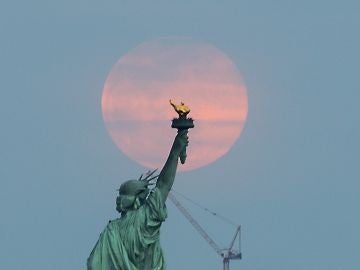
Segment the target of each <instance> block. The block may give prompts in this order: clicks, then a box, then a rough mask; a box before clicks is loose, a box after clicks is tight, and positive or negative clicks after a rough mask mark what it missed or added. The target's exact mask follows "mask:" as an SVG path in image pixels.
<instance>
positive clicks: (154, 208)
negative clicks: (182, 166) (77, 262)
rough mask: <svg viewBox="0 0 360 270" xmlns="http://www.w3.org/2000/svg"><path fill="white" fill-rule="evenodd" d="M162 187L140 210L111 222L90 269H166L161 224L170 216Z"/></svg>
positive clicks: (154, 190) (99, 243)
mask: <svg viewBox="0 0 360 270" xmlns="http://www.w3.org/2000/svg"><path fill="white" fill-rule="evenodd" d="M166 217H167V211H166V206H165V202H164V201H163V198H162V195H161V193H160V191H159V189H158V188H154V189H153V190H152V191H151V193H150V194H149V196H148V198H147V199H146V200H145V202H144V204H142V205H141V206H140V207H139V208H138V209H136V210H130V211H127V212H126V214H124V215H122V216H121V217H120V218H118V219H115V220H112V221H109V224H108V225H107V226H106V227H105V229H104V230H103V232H102V233H101V234H100V237H99V240H98V241H97V243H96V244H95V247H94V249H93V250H92V252H91V254H90V256H89V258H88V261H87V269H88V270H165V269H166V266H165V260H164V257H163V252H162V250H161V247H160V241H159V240H160V226H161V223H162V222H163V221H164V220H165V219H166Z"/></svg>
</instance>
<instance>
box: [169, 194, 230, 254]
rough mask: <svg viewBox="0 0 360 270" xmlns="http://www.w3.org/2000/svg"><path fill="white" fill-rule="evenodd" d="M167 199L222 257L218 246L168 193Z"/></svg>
mask: <svg viewBox="0 0 360 270" xmlns="http://www.w3.org/2000/svg"><path fill="white" fill-rule="evenodd" d="M168 197H169V199H170V200H171V201H172V202H173V204H174V205H175V206H176V207H177V209H179V211H180V212H181V213H182V214H183V215H184V216H185V217H186V219H187V220H189V222H190V223H191V225H193V227H194V228H195V229H196V230H197V231H198V232H199V233H200V235H201V236H202V237H203V238H204V239H205V241H206V242H208V243H209V245H210V246H211V247H212V248H213V249H214V250H215V251H216V253H217V254H219V255H220V256H222V257H223V256H224V254H223V252H222V250H221V249H220V248H219V246H218V245H217V244H216V243H215V242H214V240H212V238H211V237H210V236H209V235H208V234H207V233H206V232H205V231H204V229H203V228H202V227H201V226H200V224H199V223H197V221H196V220H195V219H194V218H193V217H192V216H191V215H190V213H189V212H188V211H187V210H186V209H185V208H184V207H183V206H182V205H181V204H180V202H179V201H178V200H177V199H176V198H175V196H174V195H173V194H172V193H171V192H170V193H169V195H168Z"/></svg>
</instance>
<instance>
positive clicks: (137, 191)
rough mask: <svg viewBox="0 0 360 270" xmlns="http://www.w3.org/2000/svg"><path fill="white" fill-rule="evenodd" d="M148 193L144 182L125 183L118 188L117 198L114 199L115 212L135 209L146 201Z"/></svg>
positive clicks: (130, 181) (131, 181)
mask: <svg viewBox="0 0 360 270" xmlns="http://www.w3.org/2000/svg"><path fill="white" fill-rule="evenodd" d="M149 192H150V190H149V189H148V188H147V185H146V182H144V181H139V180H129V181H126V182H125V183H123V184H122V185H121V186H120V189H119V196H118V197H117V198H116V210H117V211H118V212H124V211H128V210H135V209H137V208H138V207H139V206H140V205H141V204H142V203H143V201H144V200H145V199H146V197H147V195H148V194H149Z"/></svg>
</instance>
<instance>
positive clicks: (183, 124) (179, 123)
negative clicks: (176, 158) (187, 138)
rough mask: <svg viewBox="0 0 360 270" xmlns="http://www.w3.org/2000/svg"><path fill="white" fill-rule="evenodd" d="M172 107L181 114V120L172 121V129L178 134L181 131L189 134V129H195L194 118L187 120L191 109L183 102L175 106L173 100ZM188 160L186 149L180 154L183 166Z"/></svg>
mask: <svg viewBox="0 0 360 270" xmlns="http://www.w3.org/2000/svg"><path fill="white" fill-rule="evenodd" d="M169 102H170V104H171V106H172V107H173V108H174V110H175V111H176V112H177V113H178V114H179V118H174V119H173V120H172V124H171V127H172V128H176V129H177V130H178V132H179V131H180V130H186V133H187V132H188V129H189V128H193V127H194V120H193V119H192V118H187V115H188V113H189V112H190V108H189V107H188V106H187V105H185V104H184V103H183V102H181V103H180V104H179V105H176V104H174V103H173V102H172V101H171V99H170V100H169ZM185 160H186V148H184V150H183V151H182V152H181V153H180V161H181V164H184V163H185Z"/></svg>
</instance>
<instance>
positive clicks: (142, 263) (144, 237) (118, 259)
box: [87, 129, 188, 270]
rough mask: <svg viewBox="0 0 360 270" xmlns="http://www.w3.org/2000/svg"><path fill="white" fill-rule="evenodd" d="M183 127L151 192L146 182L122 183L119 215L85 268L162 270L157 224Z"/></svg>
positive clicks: (163, 214) (184, 138)
mask: <svg viewBox="0 0 360 270" xmlns="http://www.w3.org/2000/svg"><path fill="white" fill-rule="evenodd" d="M187 144H188V137H187V130H184V129H182V130H179V131H178V134H177V136H176V137H175V140H174V143H173V145H172V148H171V150H170V153H169V157H168V159H167V161H166V163H165V165H164V167H163V169H162V170H161V172H160V174H159V177H158V178H157V181H156V186H155V188H153V189H152V190H151V191H150V190H149V189H148V184H147V183H146V181H142V180H129V181H126V182H125V183H123V184H122V185H121V187H120V189H119V196H118V197H117V199H116V204H117V207H116V209H117V210H118V211H119V212H120V213H121V217H120V218H118V219H115V220H112V221H110V222H109V223H108V225H107V226H106V227H105V229H104V230H103V231H102V233H101V234H100V237H99V240H98V241H97V243H96V244H95V247H94V248H93V250H92V252H91V254H90V256H89V258H88V260H87V269H88V270H165V269H166V266H165V260H164V257H163V252H162V250H161V247H160V242H159V240H160V226H161V224H162V222H163V221H164V220H165V219H166V216H167V213H166V206H165V201H166V198H167V196H168V193H169V191H170V189H171V187H172V185H173V182H174V179H175V174H176V169H177V164H178V160H179V157H180V155H181V153H182V152H183V151H184V150H185V148H186V146H187Z"/></svg>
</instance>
